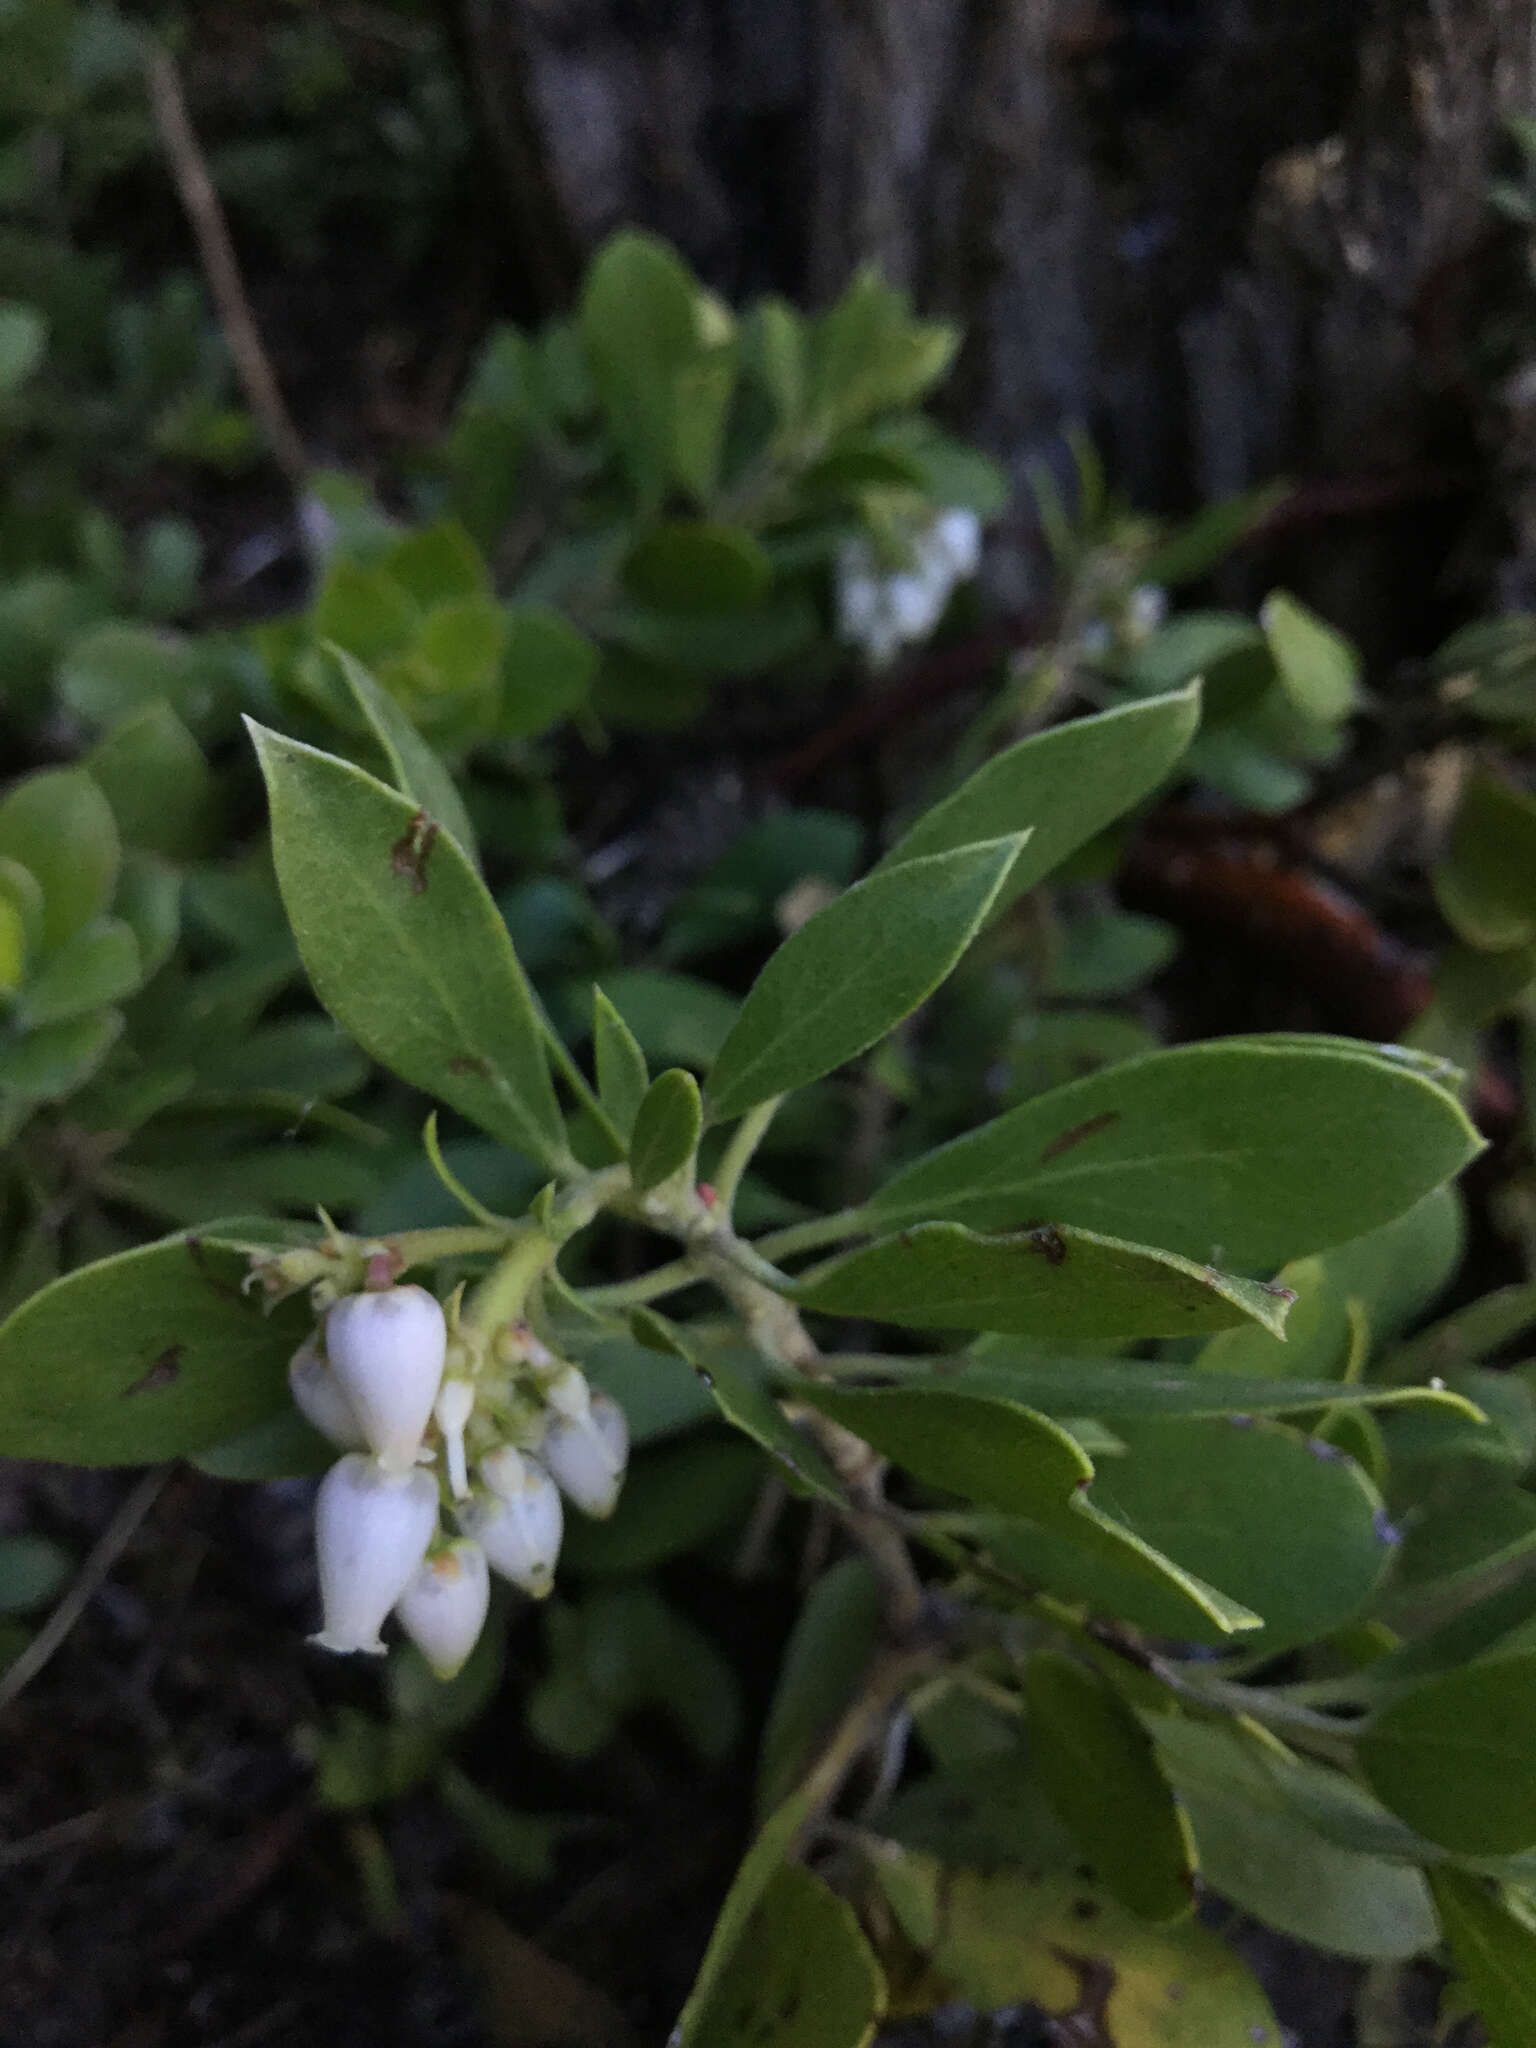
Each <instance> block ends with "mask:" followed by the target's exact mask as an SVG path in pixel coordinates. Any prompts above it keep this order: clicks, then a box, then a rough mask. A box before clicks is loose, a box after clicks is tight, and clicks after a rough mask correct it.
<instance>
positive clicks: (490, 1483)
mask: <svg viewBox="0 0 1536 2048" xmlns="http://www.w3.org/2000/svg"><path fill="white" fill-rule="evenodd" d="M480 1477H481V1479H482V1480H483V1481H484V1482H485V1485H486V1488H487V1491H486V1492H485V1493H483V1494H477V1495H476V1496H475V1498H474V1499H473V1500H471V1501H470V1502H469V1503H468V1504H467V1505H466V1506H464V1507H462V1508H460V1509H459V1511H458V1514H459V1526H460V1528H461V1529H462V1530H463V1531H464V1533H465V1535H466V1536H469V1537H472V1538H473V1539H474V1541H475V1542H476V1543H478V1544H479V1545H480V1547H481V1548H482V1549H483V1550H484V1552H485V1554H486V1556H487V1557H488V1558H489V1559H490V1561H491V1565H492V1568H493V1569H494V1570H496V1571H498V1572H500V1573H501V1575H502V1577H503V1578H504V1579H510V1580H511V1581H512V1583H513V1585H514V1586H520V1587H521V1588H522V1590H523V1591H524V1592H525V1593H531V1594H532V1595H533V1597H534V1599H535V1600H542V1599H543V1598H544V1596H545V1594H546V1593H548V1592H549V1591H550V1590H551V1589H552V1587H553V1586H554V1583H555V1561H556V1559H557V1558H558V1557H559V1555H560V1539H561V1537H562V1535H563V1534H564V1526H565V1517H564V1511H563V1509H562V1508H561V1505H560V1494H559V1490H558V1489H557V1487H556V1486H555V1483H554V1481H553V1480H552V1479H551V1478H550V1476H549V1474H548V1473H547V1472H546V1471H545V1470H544V1468H543V1466H542V1465H541V1464H540V1463H539V1462H538V1461H537V1460H536V1459H533V1458H527V1457H524V1456H523V1455H522V1453H521V1452H520V1451H515V1450H514V1449H513V1448H512V1446H511V1445H510V1444H503V1445H502V1447H501V1448H500V1449H499V1450H497V1451H493V1452H492V1453H491V1455H490V1456H489V1457H488V1458H484V1459H482V1460H481V1464H480Z"/></svg>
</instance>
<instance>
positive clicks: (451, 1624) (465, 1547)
mask: <svg viewBox="0 0 1536 2048" xmlns="http://www.w3.org/2000/svg"><path fill="white" fill-rule="evenodd" d="M490 1603H491V1574H490V1568H489V1566H488V1565H487V1563H486V1559H485V1552H484V1551H483V1550H482V1549H481V1548H480V1546H479V1544H478V1543H471V1542H470V1541H469V1540H468V1539H467V1538H465V1537H458V1538H456V1539H455V1540H454V1541H453V1542H452V1543H450V1544H449V1545H448V1546H447V1548H446V1549H444V1550H440V1551H438V1553H437V1554H436V1556H435V1557H429V1558H427V1559H426V1560H425V1562H424V1563H422V1564H420V1565H418V1567H417V1569H416V1571H415V1573H414V1575H413V1576H412V1579H411V1582H410V1584H409V1585H408V1586H407V1587H406V1589H405V1591H404V1592H403V1593H402V1594H401V1595H400V1598H399V1599H398V1600H397V1601H396V1602H395V1614H396V1616H397V1618H398V1620H399V1623H400V1626H401V1627H402V1628H403V1629H404V1630H405V1632H406V1634H407V1635H408V1636H409V1637H410V1639H411V1641H412V1642H413V1643H414V1644H415V1645H416V1647H417V1649H418V1650H420V1652H421V1654H422V1655H423V1657H425V1658H426V1660H427V1662H428V1663H429V1664H430V1665H431V1666H432V1669H433V1671H434V1672H435V1673H436V1675H437V1676H438V1677H439V1678H452V1677H454V1676H455V1675H456V1673H458V1672H459V1671H460V1670H462V1669H463V1666H464V1662H465V1659H466V1658H467V1657H468V1656H469V1653H470V1651H471V1650H472V1649H473V1648H474V1647H475V1644H476V1643H477V1642H479V1640H480V1631H481V1629H482V1628H484V1626H485V1617H486V1611H487V1609H488V1608H489V1606H490Z"/></svg>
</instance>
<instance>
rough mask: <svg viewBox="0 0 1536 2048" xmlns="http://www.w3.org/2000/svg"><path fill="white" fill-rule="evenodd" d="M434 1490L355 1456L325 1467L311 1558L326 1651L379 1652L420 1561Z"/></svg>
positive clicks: (418, 1477) (417, 1474) (427, 1481)
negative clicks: (382, 1632)
mask: <svg viewBox="0 0 1536 2048" xmlns="http://www.w3.org/2000/svg"><path fill="white" fill-rule="evenodd" d="M436 1528H437V1485H436V1482H435V1481H434V1480H433V1478H432V1476H431V1474H430V1473H427V1472H423V1471H419V1470H417V1469H415V1468H413V1469H411V1470H410V1471H406V1472H398V1471H391V1470H389V1469H388V1468H387V1467H386V1466H385V1465H383V1464H382V1463H381V1462H380V1461H379V1460H378V1459H377V1458H365V1457H363V1456H362V1455H361V1454H360V1453H358V1452H353V1453H352V1454H351V1456H349V1457H345V1458H342V1459H341V1460H340V1461H339V1462H338V1463H337V1464H335V1465H333V1466H332V1467H331V1469H330V1471H329V1472H327V1473H326V1475H325V1477H324V1479H323V1480H321V1482H320V1491H319V1493H318V1495H317V1496H316V1499H315V1554H316V1559H317V1561H318V1563H319V1567H320V1605H321V1610H322V1613H323V1616H324V1624H325V1625H324V1627H323V1628H322V1629H321V1631H320V1633H319V1634H318V1635H317V1636H316V1637H315V1638H314V1640H315V1641H316V1642H317V1643H319V1644H321V1645H322V1646H323V1647H324V1648H325V1649H327V1650H343V1651H345V1650H367V1651H371V1652H372V1653H373V1654H374V1655H378V1654H380V1653H381V1652H382V1651H383V1648H384V1645H383V1643H382V1642H381V1641H380V1640H379V1629H380V1627H381V1626H382V1624H383V1621H384V1617H385V1616H386V1615H387V1614H388V1613H389V1610H390V1609H391V1608H392V1607H393V1606H394V1604H395V1602H396V1601H397V1600H398V1599H399V1598H400V1596H401V1594H402V1593H403V1592H404V1591H405V1588H406V1586H407V1585H408V1584H409V1583H410V1580H411V1577H412V1575H413V1574H414V1572H415V1570H416V1567H417V1566H418V1565H419V1564H420V1563H421V1561H422V1559H423V1558H424V1557H425V1556H426V1554H427V1546H428V1545H429V1544H430V1543H431V1541H432V1536H433V1532H434V1531H435V1530H436Z"/></svg>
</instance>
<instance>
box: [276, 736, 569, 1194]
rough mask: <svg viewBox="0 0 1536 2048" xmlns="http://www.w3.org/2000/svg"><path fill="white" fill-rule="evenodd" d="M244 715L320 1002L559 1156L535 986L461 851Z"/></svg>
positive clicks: (464, 1110)
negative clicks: (532, 992)
mask: <svg viewBox="0 0 1536 2048" xmlns="http://www.w3.org/2000/svg"><path fill="white" fill-rule="evenodd" d="M250 723H251V733H252V737H253V738H254V740H255V742H256V748H257V752H258V753H259V755H260V757H261V766H262V773H263V774H264V775H265V777H266V781H267V791H268V798H269V801H270V804H271V809H272V839H273V854H274V858H275V860H276V864H277V878H278V885H279V887H280V889H281V891H282V896H283V903H284V907H285V908H286V910H287V912H288V916H289V919H290V921H291V923H292V925H293V930H294V936H295V937H296V938H297V940H298V943H299V952H300V954H301V956H302V957H303V961H304V965H305V967H306V969H307V970H308V973H309V977H310V980H311V981H312V982H313V984H314V988H315V993H316V994H317V995H318V996H319V998H320V1000H321V1002H322V1003H323V1004H324V1005H325V1007H326V1008H327V1009H328V1010H329V1011H330V1012H331V1014H332V1016H333V1017H335V1019H336V1021H337V1023H338V1024H340V1025H341V1027H342V1029H343V1030H344V1031H346V1032H348V1033H349V1034H350V1035H351V1037H353V1038H355V1039H356V1040H357V1042H358V1044H359V1045H361V1046H362V1047H363V1048H364V1049H365V1050H366V1051H368V1052H370V1053H372V1055H373V1056H374V1058H375V1059H377V1060H380V1061H382V1062H383V1064H384V1065H385V1066H387V1067H390V1068H391V1069H392V1070H393V1071H394V1072H395V1073H397V1074H399V1075H400V1076H401V1078H402V1079H403V1080H406V1081H410V1082H412V1083H413V1084H414V1085H415V1086H416V1087H418V1088H423V1089H426V1090H427V1091H428V1093H430V1094H433V1095H436V1096H437V1097H438V1098H439V1099H440V1100H441V1101H443V1102H446V1103H448V1104H450V1105H451V1106H452V1107H453V1108H454V1109H457V1110H458V1111H460V1113H461V1114H462V1115H464V1116H467V1117H468V1118H469V1119H470V1120H471V1122H473V1123H477V1124H479V1125H480V1126H481V1128H482V1129H484V1130H487V1131H489V1132H490V1133H491V1135H492V1136H493V1137H497V1138H500V1139H501V1141H502V1143H503V1144H506V1145H511V1146H512V1147H514V1149H516V1150H517V1151H520V1152H524V1153H526V1154H527V1155H528V1157H529V1158H531V1159H534V1160H537V1161H539V1162H540V1163H542V1164H544V1165H546V1166H553V1167H557V1168H558V1167H559V1166H560V1165H561V1164H562V1163H563V1161H564V1158H565V1140H564V1132H563V1128H562V1125H561V1120H560V1111H559V1107H558V1105H557V1103H556V1101H555V1092H554V1088H553V1085H552V1084H551V1081H550V1078H549V1069H548V1066H547V1064H546V1062H545V1057H544V1047H543V1041H542V1039H541V1036H540V1032H539V1025H538V1021H537V1018H536V1016H535V1013H534V1007H533V1000H532V997H531V995H530V992H529V989H528V983H527V980H526V979H525V977H524V974H523V971H522V968H521V966H520V965H519V963H518V959H517V955H516V954H515V953H514V952H513V950H512V943H511V941H510V939H509V938H508V937H507V931H506V926H505V925H504V924H503V923H502V921H501V918H500V917H499V916H498V915H497V911H496V906H495V904H494V903H493V902H492V901H491V898H490V896H489V895H488V894H487V893H486V889H485V885H484V884H483V883H482V882H481V880H480V878H479V876H478V875H477V874H476V873H475V871H474V869H473V868H472V867H471V866H470V864H469V857H468V855H467V854H465V853H464V852H463V851H462V849H461V848H460V847H459V845H458V844H457V842H456V841H455V840H454V839H453V838H452V837H451V836H448V835H444V834H442V833H439V832H438V831H437V830H436V829H435V828H434V827H433V825H432V822H431V820H430V819H428V818H427V817H426V816H425V813H424V812H423V811H422V810H420V809H419V808H418V807H417V806H415V805H413V804H412V802H411V800H410V798H409V797H403V796H399V795H397V794H396V792H395V791H394V790H391V789H386V788H385V787H384V785H383V784H382V783H380V782H376V781H375V780H374V778H373V777H372V776H371V775H368V774H365V773H364V771H363V770H362V769H361V768H354V767H352V766H351V764H350V763H348V762H346V761H338V760H337V759H336V758H335V757H334V756H333V755H330V754H323V753H320V752H319V751H318V750H317V749H315V748H313V747H307V746H304V745H302V744H301V743H300V742H299V741H297V740H290V739H285V738H284V737H283V736H282V735H281V734H279V733H274V732H269V731H267V730H266V729H265V728H264V727H262V726H259V725H256V724H255V723H254V722H250Z"/></svg>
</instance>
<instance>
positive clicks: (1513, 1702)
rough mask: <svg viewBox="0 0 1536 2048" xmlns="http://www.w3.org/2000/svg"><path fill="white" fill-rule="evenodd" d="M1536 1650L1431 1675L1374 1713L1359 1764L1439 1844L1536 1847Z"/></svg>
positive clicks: (1486, 1849)
mask: <svg viewBox="0 0 1536 2048" xmlns="http://www.w3.org/2000/svg"><path fill="white" fill-rule="evenodd" d="M1533 1731H1536V1652H1530V1651H1527V1652H1526V1653H1524V1654H1514V1655H1506V1656H1498V1657H1488V1658H1484V1659H1481V1660H1480V1661H1479V1662H1477V1663H1475V1664H1470V1665H1468V1666H1467V1668H1466V1669H1465V1670H1463V1671H1446V1672H1441V1673H1440V1674H1438V1675H1437V1676H1435V1677H1433V1678H1427V1679H1425V1680H1424V1681H1423V1682H1422V1684H1420V1685H1418V1686H1416V1687H1415V1688H1414V1689H1413V1691H1411V1692H1409V1693H1406V1694H1405V1695H1404V1696H1403V1697H1402V1698H1401V1699H1397V1700H1393V1701H1392V1702H1391V1703H1390V1704H1389V1705H1388V1706H1386V1707H1384V1708H1382V1710H1381V1711H1380V1712H1379V1713H1378V1714H1376V1715H1375V1716H1374V1718H1373V1719H1372V1721H1371V1723H1370V1725H1369V1726H1368V1727H1367V1728H1366V1730H1365V1732H1364V1734H1363V1735H1362V1736H1361V1737H1360V1742H1359V1748H1358V1754H1359V1758H1360V1767H1361V1769H1362V1770H1363V1771H1364V1773H1365V1776H1366V1780H1367V1782H1368V1783H1369V1784H1370V1786H1371V1789H1372V1790H1373V1791H1374V1792H1375V1793H1376V1794H1377V1796H1378V1797H1379V1798H1380V1799H1381V1800H1382V1801H1383V1802H1384V1804H1386V1805H1387V1806H1389V1807H1391V1809H1392V1811H1393V1812H1394V1813H1396V1814H1400V1815H1401V1817H1402V1818H1403V1819H1404V1820H1405V1821H1407V1823H1408V1825H1409V1826H1410V1827H1412V1828H1416V1829H1417V1830H1418V1832H1419V1833H1420V1834H1421V1835H1427V1836H1428V1838H1429V1839H1430V1841H1432V1842H1438V1843H1440V1844H1441V1846H1442V1847H1444V1848H1447V1849H1454V1850H1456V1851H1457V1852H1459V1853H1460V1854H1462V1855H1467V1856H1501V1855H1509V1854H1512V1853H1513V1852H1515V1851H1516V1850H1519V1849H1529V1848H1531V1847H1532V1846H1533V1845H1536V1776H1533V1774H1532V1772H1531V1770H1530V1769H1529V1758H1530V1754H1531V1740H1532V1734H1533Z"/></svg>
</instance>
